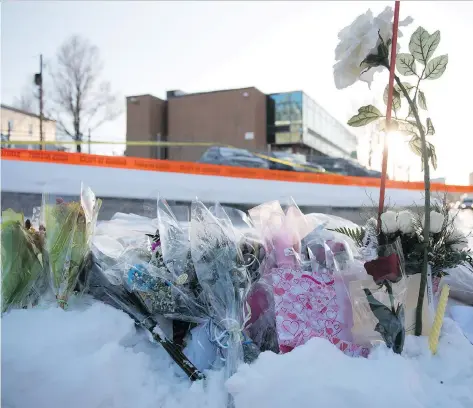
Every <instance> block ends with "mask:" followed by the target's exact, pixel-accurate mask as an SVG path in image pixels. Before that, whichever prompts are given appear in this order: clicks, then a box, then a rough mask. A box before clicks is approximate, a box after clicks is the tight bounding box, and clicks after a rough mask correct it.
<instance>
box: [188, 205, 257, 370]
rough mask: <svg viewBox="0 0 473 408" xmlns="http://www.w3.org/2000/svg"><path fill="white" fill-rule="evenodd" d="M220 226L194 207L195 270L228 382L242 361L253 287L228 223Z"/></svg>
mask: <svg viewBox="0 0 473 408" xmlns="http://www.w3.org/2000/svg"><path fill="white" fill-rule="evenodd" d="M226 221H227V222H228V223H227V222H223V223H222V222H219V220H217V219H216V218H215V217H214V216H213V215H212V214H211V212H210V211H209V210H208V209H207V208H206V207H205V206H204V204H202V203H201V202H199V201H194V202H193V203H192V216H191V228H190V238H191V239H190V241H191V253H192V260H193V262H194V267H195V271H196V275H197V279H198V281H199V285H200V287H201V289H202V295H203V298H204V299H205V301H206V303H207V304H208V305H209V309H208V310H209V314H210V316H209V317H210V318H211V320H210V323H209V324H210V325H211V326H212V327H211V328H210V334H211V336H212V338H213V340H214V341H215V342H217V344H218V346H219V349H220V350H222V351H224V353H223V358H224V359H225V373H226V378H229V377H230V376H231V375H232V374H234V373H235V372H236V368H237V365H238V364H239V362H240V361H243V356H244V355H243V344H242V343H243V342H244V341H245V335H244V328H245V325H246V323H247V321H248V318H249V316H248V315H247V312H248V311H246V313H245V301H246V297H247V295H248V292H249V289H250V286H251V277H250V276H249V274H248V272H247V269H246V268H245V267H244V266H243V265H239V264H238V262H237V257H238V242H237V240H236V237H235V235H234V234H233V232H232V230H231V229H230V228H229V222H230V221H229V220H228V219H227V220H226Z"/></svg>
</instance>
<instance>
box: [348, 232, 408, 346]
mask: <svg viewBox="0 0 473 408" xmlns="http://www.w3.org/2000/svg"><path fill="white" fill-rule="evenodd" d="M377 251H378V256H377V258H376V259H373V260H370V261H368V262H366V263H365V269H366V271H367V273H368V275H370V277H371V278H369V279H367V280H364V281H355V282H351V284H350V289H349V291H350V294H351V297H352V302H353V313H354V321H355V327H354V330H353V332H354V335H355V339H356V340H357V341H359V342H361V343H376V342H377V341H380V340H382V341H384V342H385V343H386V345H387V346H388V347H389V348H392V349H393V351H394V352H395V353H398V354H400V353H401V352H402V349H403V346H404V337H405V334H406V327H405V326H406V317H405V303H406V300H407V289H408V283H407V279H406V275H405V271H404V257H403V253H402V247H401V243H400V240H399V239H397V240H396V241H395V242H394V243H391V244H386V245H379V246H378V247H377Z"/></svg>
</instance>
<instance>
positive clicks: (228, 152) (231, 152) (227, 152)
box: [220, 147, 254, 157]
mask: <svg viewBox="0 0 473 408" xmlns="http://www.w3.org/2000/svg"><path fill="white" fill-rule="evenodd" d="M220 154H221V155H222V156H223V157H234V156H239V157H242V156H243V157H254V156H253V155H252V154H251V153H250V152H248V151H247V150H244V149H230V148H228V147H222V148H221V149H220Z"/></svg>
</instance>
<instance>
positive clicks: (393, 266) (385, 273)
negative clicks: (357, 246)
mask: <svg viewBox="0 0 473 408" xmlns="http://www.w3.org/2000/svg"><path fill="white" fill-rule="evenodd" d="M365 269H366V272H368V275H370V276H372V277H373V279H374V281H375V282H376V283H378V284H379V283H382V282H383V281H385V280H388V281H390V282H394V283H395V282H398V281H399V280H400V279H401V270H400V268H399V257H398V256H397V254H391V255H389V256H381V257H379V258H378V259H375V260H374V261H369V262H366V263H365Z"/></svg>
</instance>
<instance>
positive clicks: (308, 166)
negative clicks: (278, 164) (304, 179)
mask: <svg viewBox="0 0 473 408" xmlns="http://www.w3.org/2000/svg"><path fill="white" fill-rule="evenodd" d="M274 155H275V157H276V158H278V159H281V160H285V161H288V162H292V163H294V164H296V165H299V166H294V169H295V170H296V171H303V172H315V173H323V172H325V169H324V168H323V167H322V166H320V165H319V164H314V163H309V162H308V161H307V160H306V159H305V156H303V155H299V154H293V153H286V152H274ZM301 166H303V167H301Z"/></svg>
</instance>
